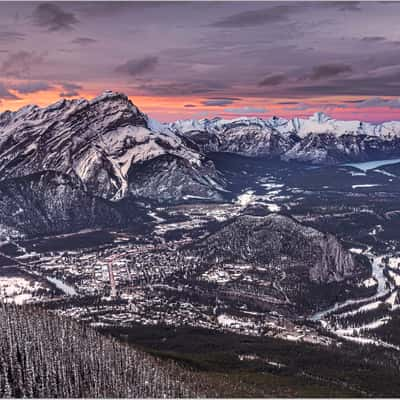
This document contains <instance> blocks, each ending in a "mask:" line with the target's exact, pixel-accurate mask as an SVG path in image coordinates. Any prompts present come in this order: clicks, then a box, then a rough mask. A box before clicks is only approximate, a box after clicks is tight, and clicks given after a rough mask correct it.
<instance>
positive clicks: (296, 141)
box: [0, 91, 400, 234]
mask: <svg viewBox="0 0 400 400" xmlns="http://www.w3.org/2000/svg"><path fill="white" fill-rule="evenodd" d="M213 152H229V153H235V154H240V155H244V156H249V157H264V158H277V159H281V160H285V161H291V160H294V161H300V162H307V163H313V164H335V163H340V162H345V161H355V160H370V159H376V158H389V157H395V156H399V155H400V122H385V123H383V124H379V125H373V124H370V123H364V122H360V121H336V120H334V119H331V118H329V117H328V116H326V115H325V114H322V113H317V114H315V115H314V116H313V117H311V118H309V119H299V118H295V119H292V120H285V119H281V118H276V117H273V118H270V119H260V118H247V117H242V118H236V119H233V120H224V119H221V118H215V119H211V120H208V119H203V120H199V121H195V120H187V121H176V122H174V123H169V124H161V123H159V122H157V121H155V120H153V119H151V118H149V117H148V116H147V115H145V114H143V113H142V112H141V111H140V110H139V109H138V108H137V107H136V106H135V105H134V104H133V103H132V102H131V101H130V100H129V99H128V97H127V96H125V95H124V94H121V93H114V92H110V91H107V92H105V93H103V94H102V95H101V96H99V97H97V98H95V99H93V100H90V101H88V100H84V99H81V100H60V101H58V102H57V103H55V104H52V105H50V106H48V107H45V108H39V107H37V106H33V105H29V106H25V107H23V108H21V109H20V110H18V111H15V112H10V111H6V112H3V113H1V114H0V177H1V178H0V194H1V196H0V231H1V232H2V233H3V234H4V233H6V234H10V233H14V232H15V229H17V231H18V232H22V233H26V234H40V233H46V234H51V233H59V232H65V231H70V230H74V229H81V228H87V227H91V228H93V227H101V226H104V225H106V226H110V225H118V226H120V225H121V224H123V223H129V222H131V221H132V220H135V218H137V217H140V216H141V215H143V207H145V206H146V204H149V203H154V202H155V203H181V202H190V201H193V200H195V201H199V200H208V201H210V200H211V201H218V200H222V199H223V196H224V190H225V183H226V181H225V178H224V176H223V174H222V173H221V172H219V171H218V170H217V169H216V167H215V165H214V163H213V161H212V160H211V159H210V158H209V157H208V154H209V153H213Z"/></svg>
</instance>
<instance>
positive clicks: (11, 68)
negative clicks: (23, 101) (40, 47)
mask: <svg viewBox="0 0 400 400" xmlns="http://www.w3.org/2000/svg"><path fill="white" fill-rule="evenodd" d="M43 61H44V57H43V56H42V55H38V54H36V53H34V52H29V51H25V50H22V51H18V52H16V53H12V54H10V55H9V56H8V57H7V58H6V59H5V60H4V61H3V63H2V64H1V66H0V72H1V73H2V74H4V75H6V76H10V77H14V78H23V77H25V76H27V75H29V73H30V70H31V67H32V66H34V67H36V66H38V65H39V64H41V63H42V62H43Z"/></svg>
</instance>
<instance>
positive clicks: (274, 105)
mask: <svg viewBox="0 0 400 400" xmlns="http://www.w3.org/2000/svg"><path fill="white" fill-rule="evenodd" d="M119 91H122V92H123V90H120V89H119ZM60 92H61V90H60V89H58V90H55V89H52V90H47V91H41V92H38V93H32V94H25V95H22V94H19V93H17V92H13V94H15V96H17V97H19V99H3V100H2V101H1V103H0V111H5V110H11V111H16V110H18V109H19V108H21V107H23V106H25V105H27V104H36V105H38V106H39V107H45V106H48V105H49V104H52V103H55V102H56V101H58V100H60ZM102 92H103V90H102V89H98V88H91V89H88V90H83V91H80V93H79V96H77V97H74V98H86V99H92V98H94V97H96V96H98V95H99V94H101V93H102ZM221 97H223V96H221ZM227 97H230V96H227ZM129 98H130V100H131V101H132V102H133V103H134V104H135V105H136V106H137V107H138V108H139V109H140V110H141V111H142V112H144V113H146V114H147V115H149V116H151V117H153V118H155V119H158V120H160V121H163V122H164V121H165V122H170V121H174V120H177V119H190V118H194V119H200V118H213V117H216V116H220V117H224V118H227V119H232V118H236V117H238V116H244V115H245V116H258V117H261V118H269V117H272V116H274V115H276V116H279V117H282V118H293V117H303V118H307V117H309V116H310V115H312V114H313V113H314V112H316V111H323V112H325V113H326V114H328V115H330V116H331V117H333V118H337V119H345V120H349V119H357V120H364V121H379V122H380V121H384V120H399V119H400V113H399V110H398V109H391V108H388V107H370V108H357V107H355V106H354V105H353V104H351V103H344V101H349V100H357V99H358V97H346V98H345V99H344V98H339V97H318V98H312V99H298V98H296V99H287V98H284V99H265V98H255V97H248V98H243V97H242V98H241V99H240V100H237V101H235V102H233V103H232V104H229V105H224V106H207V105H204V104H203V103H202V102H203V101H205V100H206V99H207V96H202V97H185V98H183V97H161V96H159V97H156V96H147V95H143V94H140V95H129ZM291 102H296V103H298V104H297V105H296V104H280V103H291ZM187 104H190V105H192V106H194V107H185V105H187ZM302 104H304V105H306V106H305V107H304V109H303V108H301V107H299V105H302ZM327 104H328V105H329V104H332V105H333V106H331V107H327V106H326V105H327ZM343 104H345V105H346V107H345V108H343V107H342V106H341V105H343ZM235 110H237V112H235ZM242 110H243V111H242ZM252 110H254V112H252ZM264 110H265V111H264Z"/></svg>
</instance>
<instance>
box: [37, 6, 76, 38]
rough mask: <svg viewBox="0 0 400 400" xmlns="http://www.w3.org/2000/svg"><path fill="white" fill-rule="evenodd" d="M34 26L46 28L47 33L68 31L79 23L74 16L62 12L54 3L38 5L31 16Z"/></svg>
mask: <svg viewBox="0 0 400 400" xmlns="http://www.w3.org/2000/svg"><path fill="white" fill-rule="evenodd" d="M32 18H33V22H34V24H35V25H37V26H39V27H42V28H46V29H47V30H48V31H49V32H55V31H70V30H72V29H74V26H75V25H76V24H77V23H78V22H79V20H78V19H77V18H76V16H75V14H74V13H72V12H67V11H64V10H63V9H62V8H61V7H60V6H59V5H58V4H56V3H42V4H39V5H38V6H37V7H36V8H35V10H34V11H33V14H32Z"/></svg>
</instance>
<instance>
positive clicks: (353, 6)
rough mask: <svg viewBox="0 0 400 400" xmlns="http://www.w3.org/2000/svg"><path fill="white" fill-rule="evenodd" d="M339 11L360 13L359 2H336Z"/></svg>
mask: <svg viewBox="0 0 400 400" xmlns="http://www.w3.org/2000/svg"><path fill="white" fill-rule="evenodd" d="M336 5H337V6H338V8H339V10H340V11H360V10H361V7H360V2H359V1H338V2H336Z"/></svg>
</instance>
